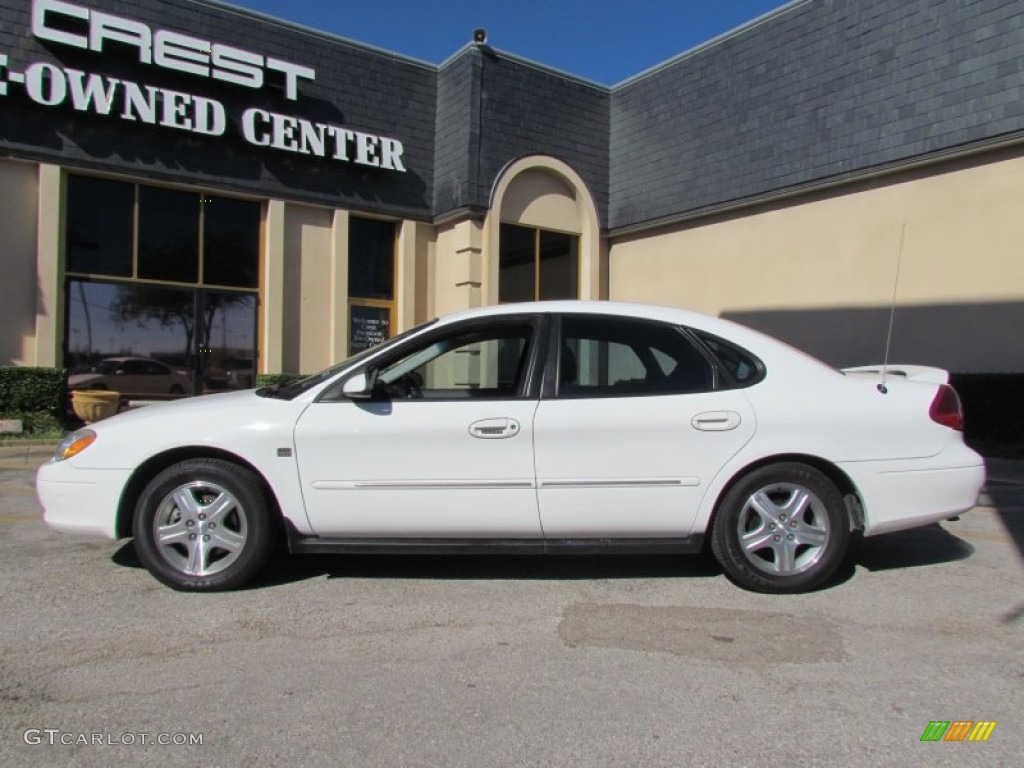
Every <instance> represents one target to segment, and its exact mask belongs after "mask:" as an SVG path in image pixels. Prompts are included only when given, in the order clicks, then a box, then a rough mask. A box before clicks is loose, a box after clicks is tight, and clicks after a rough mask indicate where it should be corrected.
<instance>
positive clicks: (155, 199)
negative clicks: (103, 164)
mask: <svg viewBox="0 0 1024 768" xmlns="http://www.w3.org/2000/svg"><path fill="white" fill-rule="evenodd" d="M199 202H200V197H199V195H198V194H196V193H195V192H178V191H176V190H172V189H158V188H156V187H140V188H139V277H141V278H145V279H148V280H168V281H171V282H175V283H195V282H198V281H199Z"/></svg>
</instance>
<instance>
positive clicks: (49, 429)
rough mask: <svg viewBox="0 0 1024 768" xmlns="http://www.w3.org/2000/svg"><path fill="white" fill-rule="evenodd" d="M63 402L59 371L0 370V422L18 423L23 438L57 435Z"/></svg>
mask: <svg viewBox="0 0 1024 768" xmlns="http://www.w3.org/2000/svg"><path fill="white" fill-rule="evenodd" d="M66 399H67V390H66V385H65V379H64V371H63V370H61V369H60V368H29V367H0V419H21V422H22V428H23V429H24V433H23V436H25V437H40V436H45V437H50V436H54V435H59V434H60V432H61V429H62V426H63V422H64V412H65V402H66Z"/></svg>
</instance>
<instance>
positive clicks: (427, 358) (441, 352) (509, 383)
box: [377, 323, 533, 400]
mask: <svg viewBox="0 0 1024 768" xmlns="http://www.w3.org/2000/svg"><path fill="white" fill-rule="evenodd" d="M532 337H533V328H532V325H531V324H529V323H523V324H518V323H517V324H511V325H502V326H500V327H498V328H489V329H469V330H459V331H457V332H454V333H453V334H451V335H450V336H444V337H441V338H437V337H435V338H434V339H433V340H431V341H430V342H429V343H427V344H424V345H423V346H419V347H417V348H416V349H415V350H414V351H412V352H409V353H407V354H406V355H404V356H403V357H402V358H401V359H400V360H397V361H395V362H393V363H390V364H388V365H386V366H385V367H384V368H382V369H381V370H380V371H379V373H378V375H377V386H378V387H379V388H380V390H381V393H382V394H384V395H386V396H388V397H392V398H409V399H420V398H422V399H425V400H451V399H465V398H497V399H504V398H510V397H518V396H520V395H521V394H522V393H523V390H524V386H525V373H526V367H527V366H526V361H527V358H528V355H529V350H530V341H531V339H532Z"/></svg>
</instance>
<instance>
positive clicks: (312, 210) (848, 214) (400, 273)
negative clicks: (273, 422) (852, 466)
mask: <svg viewBox="0 0 1024 768" xmlns="http://www.w3.org/2000/svg"><path fill="white" fill-rule="evenodd" d="M472 33H473V30H472V29H471V28H468V29H467V30H466V35H467V41H468V42H467V44H466V45H465V47H463V48H462V49H461V50H458V51H455V52H453V54H452V55H451V57H450V58H449V59H447V60H446V61H445V62H443V63H442V64H440V65H434V64H428V63H425V62H422V61H417V60H414V59H410V58H407V57H404V56H401V55H398V54H395V53H389V52H386V51H381V50H379V49H376V48H373V47H370V46H367V45H363V44H360V43H358V42H355V41H351V40H347V39H343V38H340V37H337V36H334V35H331V34H328V33H325V32H321V31H317V30H315V29H310V28H306V27H302V26H298V25H295V24H291V23H289V22H285V21H281V20H278V19H274V18H270V17H267V16H264V15H260V14H257V13H253V12H251V11H248V10H244V9H240V8H236V7H233V6H231V5H229V4H225V3H221V2H214V1H213V0H0V231H2V233H3V248H2V250H0V327H2V328H3V330H4V332H3V333H2V334H0V365H17V366H20V365H25V366H53V367H66V368H68V369H69V371H70V372H72V373H74V372H75V371H81V370H84V369H85V368H87V367H89V366H92V365H95V364H97V363H98V362H100V361H102V360H104V359H109V358H112V357H138V358H146V359H149V360H155V361H162V362H163V363H165V364H167V365H170V366H174V367H175V368H178V369H185V370H187V371H188V373H189V376H190V377H191V378H190V381H191V391H192V392H200V391H204V390H209V389H217V388H224V387H232V386H248V385H249V384H251V382H252V379H253V374H256V373H276V372H292V373H309V372H313V371H316V370H318V369H320V368H323V367H325V366H327V365H328V364H330V363H331V362H333V361H337V360H339V359H342V358H344V357H345V356H347V355H348V354H350V353H351V352H353V351H356V350H358V349H361V348H364V347H366V346H368V345H370V344H372V343H375V342H377V341H379V340H382V339H384V338H387V337H388V336H391V335H394V334H395V333H397V332H399V331H402V330H404V329H407V328H409V327H412V326H413V325H415V324H417V323H419V322H422V321H424V320H426V319H429V318H431V317H434V316H437V315H439V314H443V313H446V312H450V311H453V310H459V309H465V308H469V307H478V306H486V305H491V304H497V303H499V302H508V301H519V300H532V299H555V298H583V299H612V300H624V301H641V302H651V303H657V304H668V305H673V306H680V307H687V308H691V309H696V310H700V311H704V312H707V313H711V314H715V315H722V316H724V317H728V318H732V319H735V320H737V321H739V322H741V323H744V324H746V325H750V326H752V327H755V328H759V329H762V330H765V331H767V332H769V333H772V334H773V335H776V336H778V337H780V338H783V339H785V340H787V341H790V342H791V343H793V344H794V345H796V346H798V347H800V348H803V349H806V350H807V351H809V352H811V353H813V354H815V355H817V356H819V357H821V358H822V359H824V360H826V361H827V362H829V363H832V364H834V365H854V364H867V363H877V362H881V360H882V357H883V355H884V353H885V350H886V345H887V331H888V329H889V326H890V321H891V324H892V340H891V357H892V359H893V360H896V361H898V362H905V363H923V364H931V365H938V366H941V367H944V368H948V369H950V370H953V371H957V372H1021V371H1024V343H1022V342H1021V336H1020V329H1021V328H1022V327H1024V4H1022V3H1021V2H1019V0H973V1H971V2H968V1H967V0H856V1H852V0H846V1H842V0H795V2H791V3H789V4H786V5H783V6H781V7H780V8H779V9H777V10H776V11H774V12H772V13H770V14H768V15H766V16H763V17H761V18H758V19H756V20H754V21H752V22H750V23H749V24H747V25H745V26H743V27H741V28H739V29H737V30H734V31H732V32H730V33H728V34H726V35H723V36H721V37H719V38H716V39H714V40H711V41H709V42H707V43H706V44H704V45H702V46H700V47H698V48H695V49H693V50H690V51H686V52H683V53H680V55H679V56H677V57H675V58H673V59H671V60H670V61H667V62H665V63H663V64H661V65H659V66H657V67H654V68H653V69H651V70H648V71H646V72H641V73H637V74H636V75H635V76H634V77H631V78H630V79H628V80H626V81H625V82H622V83H620V84H618V85H615V86H613V87H606V86H604V85H599V84H596V83H593V82H590V81H588V80H586V79H583V78H580V77H577V76H574V75H572V74H570V73H567V72H562V71H558V70H555V69H552V68H550V67H547V66H545V65H544V64H543V63H542V62H533V61H528V60H525V59H523V58H521V57H518V56H516V55H514V54H511V53H506V52H504V51H502V50H499V49H497V48H493V47H491V45H489V44H488V43H487V41H486V40H477V41H472V40H470V38H471V36H472ZM608 55H610V56H614V55H615V54H614V51H609V52H608ZM893 307H895V311H894V312H891V309H892V308H893Z"/></svg>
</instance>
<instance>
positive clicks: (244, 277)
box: [203, 196, 260, 288]
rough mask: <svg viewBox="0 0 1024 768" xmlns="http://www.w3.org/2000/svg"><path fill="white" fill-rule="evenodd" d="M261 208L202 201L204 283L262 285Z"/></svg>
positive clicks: (242, 203) (237, 202)
mask: <svg viewBox="0 0 1024 768" xmlns="http://www.w3.org/2000/svg"><path fill="white" fill-rule="evenodd" d="M259 263H260V206H259V204H258V203H253V202H249V201H247V200H232V199H230V198H227V197H211V196H207V197H205V198H204V199H203V282H204V283H207V284H214V285H227V286H231V287H234V288H255V287H256V286H257V285H259V271H258V267H259Z"/></svg>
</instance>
